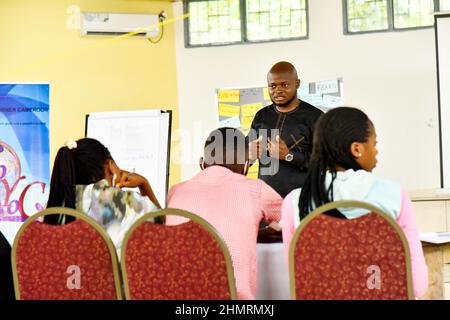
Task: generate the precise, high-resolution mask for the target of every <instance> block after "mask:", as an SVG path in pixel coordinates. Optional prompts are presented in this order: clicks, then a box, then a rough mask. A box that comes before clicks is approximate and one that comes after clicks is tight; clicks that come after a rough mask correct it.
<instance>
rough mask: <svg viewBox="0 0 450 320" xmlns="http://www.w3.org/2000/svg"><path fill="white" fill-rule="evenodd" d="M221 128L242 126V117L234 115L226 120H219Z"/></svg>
mask: <svg viewBox="0 0 450 320" xmlns="http://www.w3.org/2000/svg"><path fill="white" fill-rule="evenodd" d="M219 127H220V128H236V129H238V128H240V127H241V119H239V117H233V118H229V119H226V120H222V121H220V122H219Z"/></svg>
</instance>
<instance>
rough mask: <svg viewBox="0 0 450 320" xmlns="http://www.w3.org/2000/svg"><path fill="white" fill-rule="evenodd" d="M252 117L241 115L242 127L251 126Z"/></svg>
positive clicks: (245, 128) (247, 127)
mask: <svg viewBox="0 0 450 320" xmlns="http://www.w3.org/2000/svg"><path fill="white" fill-rule="evenodd" d="M252 122H253V117H242V129H244V130H247V129H250V128H251V127H252Z"/></svg>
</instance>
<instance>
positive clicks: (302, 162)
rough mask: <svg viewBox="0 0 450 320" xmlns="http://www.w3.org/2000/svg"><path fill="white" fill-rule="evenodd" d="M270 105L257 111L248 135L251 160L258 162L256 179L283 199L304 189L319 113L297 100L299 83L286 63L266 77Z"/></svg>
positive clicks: (282, 63)
mask: <svg viewBox="0 0 450 320" xmlns="http://www.w3.org/2000/svg"><path fill="white" fill-rule="evenodd" d="M267 81H268V86H269V95H270V99H271V100H272V102H273V104H272V105H270V106H267V107H265V108H264V109H262V110H260V111H259V112H258V113H257V114H256V116H255V118H254V120H253V123H252V127H251V129H252V130H251V131H250V133H249V136H248V137H249V141H250V160H252V161H255V160H256V159H259V160H260V167H259V178H260V179H262V180H264V181H265V182H266V183H267V184H269V185H270V186H271V187H272V188H273V189H275V190H276V191H277V192H278V193H279V194H280V195H281V196H282V197H283V198H285V197H286V196H287V195H288V194H289V193H290V192H291V191H292V190H294V189H297V188H300V187H302V186H303V182H304V180H305V178H306V173H307V170H308V162H309V159H310V155H311V152H312V139H313V128H314V125H315V123H316V121H317V119H318V118H319V117H320V116H321V115H322V114H323V112H322V111H320V110H319V109H317V108H316V107H314V106H312V105H310V104H309V103H307V102H304V101H301V100H300V99H298V97H297V90H298V89H299V87H300V80H299V78H298V75H297V70H296V69H295V67H294V66H293V65H292V64H290V63H289V62H279V63H277V64H275V65H274V66H273V67H272V69H271V70H270V71H269V74H268V76H267Z"/></svg>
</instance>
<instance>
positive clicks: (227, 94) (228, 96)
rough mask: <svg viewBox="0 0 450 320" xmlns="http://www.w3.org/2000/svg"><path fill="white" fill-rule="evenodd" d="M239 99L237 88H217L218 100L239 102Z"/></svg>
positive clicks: (239, 94) (239, 93)
mask: <svg viewBox="0 0 450 320" xmlns="http://www.w3.org/2000/svg"><path fill="white" fill-rule="evenodd" d="M240 100H241V92H240V91H239V90H219V102H239V101H240Z"/></svg>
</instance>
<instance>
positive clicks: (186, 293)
mask: <svg viewBox="0 0 450 320" xmlns="http://www.w3.org/2000/svg"><path fill="white" fill-rule="evenodd" d="M168 215H176V216H181V217H184V218H187V219H189V220H190V221H188V222H187V223H184V224H180V225H177V226H166V225H161V224H155V223H152V222H149V221H147V220H148V219H149V218H152V217H154V218H156V217H165V216H168ZM121 265H122V273H123V279H124V282H125V296H126V299H132V300H229V299H233V300H234V299H236V298H237V294H236V287H235V280H234V273H233V265H232V262H231V257H230V254H229V252H228V248H227V246H226V245H225V242H224V241H223V239H222V237H221V236H220V235H219V233H218V232H217V231H216V230H215V229H214V228H213V227H212V226H211V225H210V224H209V223H208V222H206V221H205V220H203V219H202V218H200V217H198V216H196V215H194V214H191V213H188V212H185V211H182V210H176V209H164V210H161V211H159V212H155V213H150V214H147V215H145V216H144V217H142V218H141V219H139V220H138V221H136V223H135V224H134V225H133V226H132V227H131V228H130V230H129V231H128V233H127V235H126V236H125V239H124V242H123V245H122V258H121Z"/></svg>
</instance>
